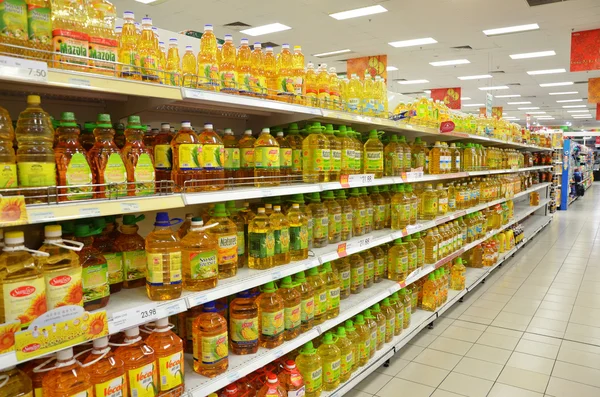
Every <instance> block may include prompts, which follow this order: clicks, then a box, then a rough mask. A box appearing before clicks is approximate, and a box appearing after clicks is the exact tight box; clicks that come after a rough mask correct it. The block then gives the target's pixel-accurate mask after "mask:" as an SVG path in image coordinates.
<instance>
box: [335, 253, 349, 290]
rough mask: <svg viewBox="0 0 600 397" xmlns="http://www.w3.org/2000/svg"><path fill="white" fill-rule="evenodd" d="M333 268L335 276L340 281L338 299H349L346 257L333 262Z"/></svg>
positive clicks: (347, 261) (347, 262)
mask: <svg viewBox="0 0 600 397" xmlns="http://www.w3.org/2000/svg"><path fill="white" fill-rule="evenodd" d="M333 266H334V269H335V271H336V274H337V276H338V278H339V280H340V299H342V300H343V299H347V298H349V297H350V294H351V290H350V277H351V271H350V261H349V260H348V258H347V257H344V258H339V259H336V260H334V261H333Z"/></svg>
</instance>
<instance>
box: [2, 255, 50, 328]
mask: <svg viewBox="0 0 600 397" xmlns="http://www.w3.org/2000/svg"><path fill="white" fill-rule="evenodd" d="M31 265H33V263H32V264H31ZM44 287H45V285H44V278H43V277H41V276H40V277H38V278H36V279H34V280H27V281H16V282H14V283H4V285H3V288H2V291H3V299H4V320H5V321H13V320H20V321H21V327H26V326H27V325H29V323H31V322H32V321H33V320H35V319H36V318H37V317H38V316H40V315H42V314H44V313H45V312H46V291H45V288H44Z"/></svg>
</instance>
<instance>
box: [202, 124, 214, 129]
mask: <svg viewBox="0 0 600 397" xmlns="http://www.w3.org/2000/svg"><path fill="white" fill-rule="evenodd" d="M204 129H205V130H212V129H213V125H212V124H211V123H204Z"/></svg>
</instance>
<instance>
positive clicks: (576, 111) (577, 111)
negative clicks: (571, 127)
mask: <svg viewBox="0 0 600 397" xmlns="http://www.w3.org/2000/svg"><path fill="white" fill-rule="evenodd" d="M588 112H589V110H587V109H585V110H567V113H588Z"/></svg>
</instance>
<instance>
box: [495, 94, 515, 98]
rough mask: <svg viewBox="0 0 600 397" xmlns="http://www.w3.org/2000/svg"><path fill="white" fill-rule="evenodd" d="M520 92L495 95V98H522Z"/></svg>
mask: <svg viewBox="0 0 600 397" xmlns="http://www.w3.org/2000/svg"><path fill="white" fill-rule="evenodd" d="M520 97H521V95H519V94H508V95H494V98H520Z"/></svg>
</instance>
